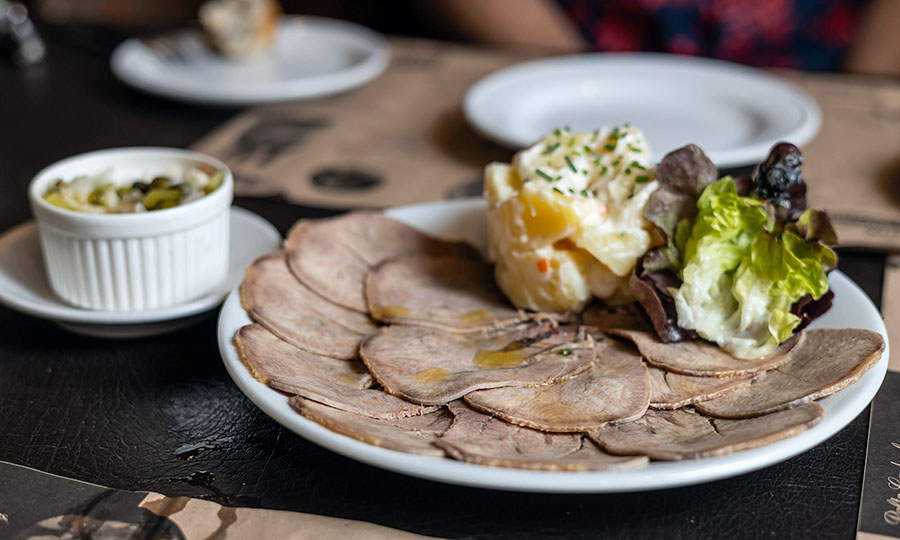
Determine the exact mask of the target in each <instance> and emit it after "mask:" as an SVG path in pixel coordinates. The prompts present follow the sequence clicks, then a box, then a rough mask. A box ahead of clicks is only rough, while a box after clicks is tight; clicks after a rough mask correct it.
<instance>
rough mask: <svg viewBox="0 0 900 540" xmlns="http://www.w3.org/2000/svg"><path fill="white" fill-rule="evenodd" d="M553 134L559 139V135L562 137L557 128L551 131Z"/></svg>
mask: <svg viewBox="0 0 900 540" xmlns="http://www.w3.org/2000/svg"><path fill="white" fill-rule="evenodd" d="M553 134H554V135H556V136H557V137H559V136H560V135H562V132H561V131H560V130H559V128H556V129H554V130H553Z"/></svg>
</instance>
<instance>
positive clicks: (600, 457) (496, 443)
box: [434, 403, 647, 471]
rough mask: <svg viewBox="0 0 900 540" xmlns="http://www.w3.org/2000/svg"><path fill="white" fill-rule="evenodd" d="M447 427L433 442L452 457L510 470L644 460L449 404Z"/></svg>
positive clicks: (629, 464) (614, 465)
mask: <svg viewBox="0 0 900 540" xmlns="http://www.w3.org/2000/svg"><path fill="white" fill-rule="evenodd" d="M450 410H451V411H452V412H453V414H454V416H455V417H456V418H455V419H454V421H453V425H452V426H450V428H449V429H448V430H447V431H446V432H445V433H444V434H443V435H442V436H441V437H440V438H439V439H438V440H436V441H435V442H434V444H435V445H436V446H438V447H440V448H442V449H443V450H445V451H446V452H447V454H448V455H449V456H450V457H452V458H454V459H457V460H460V461H467V462H469V463H477V464H479V465H489V466H495V467H510V468H516V469H532V470H544V471H585V470H608V469H625V468H636V467H642V466H644V465H646V463H647V459H646V458H641V457H639V458H633V457H622V456H611V455H609V454H606V453H604V452H603V451H601V450H600V449H599V448H597V447H596V446H594V445H593V444H591V443H590V441H583V437H582V435H581V434H575V433H544V432H542V431H537V430H534V429H530V428H527V427H521V426H515V425H512V424H509V423H507V422H504V421H503V420H500V419H498V418H492V417H491V416H488V415H486V414H482V413H480V412H478V411H475V410H474V409H470V408H468V407H465V406H462V405H459V404H458V403H457V404H454V405H453V406H451V409H450Z"/></svg>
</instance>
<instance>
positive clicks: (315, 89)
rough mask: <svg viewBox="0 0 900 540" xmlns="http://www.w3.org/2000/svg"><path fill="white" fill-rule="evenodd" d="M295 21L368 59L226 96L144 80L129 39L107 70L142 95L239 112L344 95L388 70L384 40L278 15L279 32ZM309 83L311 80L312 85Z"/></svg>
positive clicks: (325, 21) (341, 24) (356, 28)
mask: <svg viewBox="0 0 900 540" xmlns="http://www.w3.org/2000/svg"><path fill="white" fill-rule="evenodd" d="M297 21H301V22H302V23H303V24H308V25H311V26H314V27H316V28H317V29H318V30H323V29H324V30H327V31H332V32H334V31H335V29H337V30H336V31H337V32H338V33H343V35H344V37H347V36H350V37H351V38H352V39H353V40H354V41H356V42H358V43H360V44H365V48H366V49H367V50H368V51H369V53H370V55H369V57H368V58H367V59H365V60H364V61H363V62H360V63H359V64H356V65H354V66H351V67H350V68H346V69H342V70H338V71H336V72H331V73H327V74H320V75H316V76H314V77H301V78H298V79H293V80H291V81H288V82H287V83H282V84H273V85H270V86H269V87H267V88H263V89H258V88H257V89H251V90H249V91H248V90H243V89H238V90H236V91H235V90H229V89H228V88H227V87H221V86H220V87H217V88H216V91H215V92H213V93H198V92H195V91H193V90H190V89H187V88H183V87H179V86H172V85H170V84H167V83H165V82H161V81H160V79H157V78H153V77H146V76H144V75H142V74H141V73H140V72H139V71H136V70H134V69H132V68H131V67H130V66H129V61H131V60H132V59H133V58H134V55H135V54H137V53H138V52H139V51H142V50H143V49H145V46H144V45H143V43H142V40H140V39H138V38H129V39H126V40H125V41H123V42H122V43H120V44H119V45H117V46H116V48H115V49H114V50H113V52H112V54H111V55H110V59H109V65H110V69H111V70H112V72H113V74H114V75H115V76H116V77H117V78H118V79H119V80H120V81H122V82H124V83H125V84H127V85H129V86H131V87H132V88H135V89H138V90H141V91H144V92H148V93H151V94H156V95H158V96H163V97H166V98H170V99H175V100H180V101H185V102H189V103H196V104H203V105H219V106H241V105H254V104H263V103H279V102H284V101H291V100H301V99H310V98H316V97H324V96H328V95H332V94H336V93H340V92H344V91H347V90H351V89H353V88H357V87H359V86H361V85H363V84H365V83H367V82H369V81H371V80H372V79H374V78H376V77H378V76H379V75H381V73H383V72H384V70H385V69H386V68H387V67H388V65H389V64H390V60H391V46H390V44H389V43H388V41H387V40H386V39H385V37H384V36H382V35H381V34H379V33H378V32H375V31H374V30H372V29H370V28H367V27H365V26H362V25H360V24H356V23H353V22H350V21H344V20H340V19H333V18H329V17H320V16H315V15H282V16H280V17H279V26H286V25H291V24H295V23H296V22H297ZM189 31H191V30H190V29H187V28H182V29H180V30H179V32H189ZM305 79H306V80H305ZM308 79H313V81H312V85H310V81H309V80H308ZM304 80H305V82H304ZM223 88H224V89H223Z"/></svg>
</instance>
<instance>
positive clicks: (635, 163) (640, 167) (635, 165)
mask: <svg viewBox="0 0 900 540" xmlns="http://www.w3.org/2000/svg"><path fill="white" fill-rule="evenodd" d="M631 166H632V167H634V168H635V169H640V170H642V171H646V170H647V168H646V167H644V166H643V165H641V164H640V163H638V162H637V161H632V162H631Z"/></svg>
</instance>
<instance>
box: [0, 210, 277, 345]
mask: <svg viewBox="0 0 900 540" xmlns="http://www.w3.org/2000/svg"><path fill="white" fill-rule="evenodd" d="M230 212H231V223H230V228H231V238H230V243H229V254H228V260H229V262H228V276H227V277H226V278H225V282H224V283H223V284H222V286H221V287H219V288H218V289H216V290H215V291H213V292H211V293H209V294H207V295H204V296H202V297H200V298H196V299H194V300H191V301H189V302H185V303H182V304H178V305H174V306H169V307H166V308H160V309H153V310H147V311H129V312H121V311H103V310H90V309H82V308H78V307H75V306H71V305H69V304H67V303H65V302H63V301H62V300H60V299H59V298H57V296H56V295H55V294H53V291H52V290H51V289H50V284H49V283H47V275H46V272H45V270H44V260H43V258H42V257H41V247H40V241H39V239H38V231H37V223H35V222H34V221H27V222H25V223H22V224H21V225H18V226H16V227H13V228H12V229H10V230H9V231H6V232H5V233H3V235H0V303H2V304H5V305H6V306H8V307H10V308H12V309H15V310H18V311H21V312H23V313H27V314H29V315H34V316H35V317H41V318H44V319H50V320H52V321H55V322H57V323H59V324H60V325H62V326H64V327H65V328H68V329H70V330H72V331H75V332H79V333H82V334H88V335H92V336H99V337H138V336H145V335H152V334H156V333H160V332H163V331H168V330H173V329H175V328H179V327H182V326H185V325H186V324H189V323H191V322H193V320H188V319H189V318H190V317H192V316H194V315H198V314H201V313H203V312H205V311H208V310H210V309H212V308H214V307H215V306H216V305H218V304H219V302H221V301H222V299H223V298H225V296H226V295H227V294H228V293H229V292H230V291H231V290H232V289H233V288H235V287H236V286H238V285H239V284H240V282H241V279H243V277H244V270H245V269H246V268H247V266H249V265H250V263H252V262H253V261H254V260H255V259H256V258H257V257H259V256H260V255H263V254H266V253H270V252H271V251H273V250H277V249H278V248H279V247H280V246H281V234H280V233H279V232H278V229H276V228H275V227H274V226H273V225H272V224H271V223H269V222H268V221H266V220H265V219H263V218H262V217H260V216H258V215H256V214H254V213H253V212H250V211H249V210H244V209H243V208H238V207H232V208H231V210H230ZM173 321H174V322H173ZM165 322H169V323H170V324H163V323H165Z"/></svg>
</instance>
